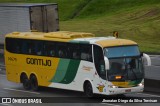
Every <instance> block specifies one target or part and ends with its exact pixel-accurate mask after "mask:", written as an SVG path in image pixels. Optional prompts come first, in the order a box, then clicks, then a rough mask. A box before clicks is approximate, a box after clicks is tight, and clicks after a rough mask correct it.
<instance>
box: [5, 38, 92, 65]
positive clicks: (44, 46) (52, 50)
mask: <svg viewBox="0 0 160 106" xmlns="http://www.w3.org/2000/svg"><path fill="white" fill-rule="evenodd" d="M6 49H7V51H9V52H11V53H17V54H27V55H38V56H50V57H58V58H68V59H78V60H85V61H91V62H92V45H89V44H74V43H65V42H53V41H40V40H30V39H14V38H6Z"/></svg>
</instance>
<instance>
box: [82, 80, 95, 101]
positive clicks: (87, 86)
mask: <svg viewBox="0 0 160 106" xmlns="http://www.w3.org/2000/svg"><path fill="white" fill-rule="evenodd" d="M84 93H85V95H86V96H87V97H89V98H91V97H93V89H92V85H91V83H90V82H86V83H85V85H84Z"/></svg>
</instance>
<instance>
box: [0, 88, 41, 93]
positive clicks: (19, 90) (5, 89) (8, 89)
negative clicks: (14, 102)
mask: <svg viewBox="0 0 160 106" xmlns="http://www.w3.org/2000/svg"><path fill="white" fill-rule="evenodd" d="M3 89H5V90H10V91H17V92H26V93H32V94H40V93H38V92H31V91H24V90H18V89H11V88H3Z"/></svg>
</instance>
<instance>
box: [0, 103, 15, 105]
mask: <svg viewBox="0 0 160 106" xmlns="http://www.w3.org/2000/svg"><path fill="white" fill-rule="evenodd" d="M0 105H4V106H13V105H11V104H7V103H0Z"/></svg>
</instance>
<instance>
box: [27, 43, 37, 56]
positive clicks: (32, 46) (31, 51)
mask: <svg viewBox="0 0 160 106" xmlns="http://www.w3.org/2000/svg"><path fill="white" fill-rule="evenodd" d="M27 47H28V48H27V51H28V54H31V55H35V54H36V53H35V44H34V42H33V41H32V40H28V41H27Z"/></svg>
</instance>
